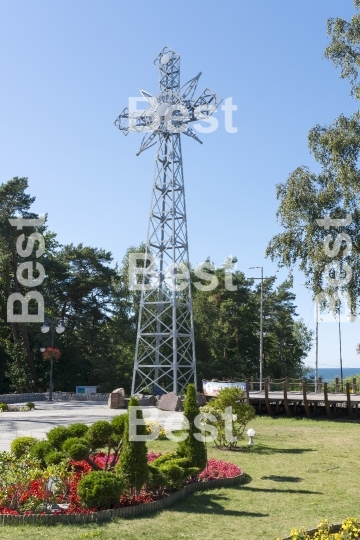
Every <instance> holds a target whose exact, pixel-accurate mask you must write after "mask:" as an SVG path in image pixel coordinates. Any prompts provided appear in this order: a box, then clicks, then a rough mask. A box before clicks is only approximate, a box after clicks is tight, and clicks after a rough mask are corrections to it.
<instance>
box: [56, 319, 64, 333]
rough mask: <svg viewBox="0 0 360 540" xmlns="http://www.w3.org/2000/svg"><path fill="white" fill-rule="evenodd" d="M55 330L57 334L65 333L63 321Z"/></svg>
mask: <svg viewBox="0 0 360 540" xmlns="http://www.w3.org/2000/svg"><path fill="white" fill-rule="evenodd" d="M55 330H56V333H57V334H62V333H63V332H65V324H64V321H63V320H61V321H59V324H58V325H57V327H56V328H55Z"/></svg>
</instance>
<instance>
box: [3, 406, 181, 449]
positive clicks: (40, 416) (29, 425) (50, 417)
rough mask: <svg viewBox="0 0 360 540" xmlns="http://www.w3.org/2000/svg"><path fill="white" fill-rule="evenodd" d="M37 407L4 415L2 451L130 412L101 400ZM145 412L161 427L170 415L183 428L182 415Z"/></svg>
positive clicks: (177, 413) (177, 427)
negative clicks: (57, 430)
mask: <svg viewBox="0 0 360 540" xmlns="http://www.w3.org/2000/svg"><path fill="white" fill-rule="evenodd" d="M16 405H25V403H17V404H16ZM35 406H36V409H35V410H33V411H25V412H4V413H0V451H3V450H6V451H8V450H9V449H10V443H11V441H12V440H13V439H16V438H17V437H23V436H25V435H27V436H30V437H36V438H38V439H44V438H45V435H46V433H47V432H48V431H49V430H50V429H51V428H53V427H55V426H68V425H70V424H74V423H75V422H82V423H85V424H93V423H94V422H96V421H97V420H104V419H105V420H111V418H112V417H113V416H116V415H118V414H124V413H125V412H126V411H125V410H124V409H109V408H108V406H107V403H106V402H99V401H97V402H96V401H54V402H51V403H49V402H46V401H38V402H36V403H35ZM143 411H144V412H143V414H144V417H145V418H147V417H150V416H151V415H153V419H154V420H157V421H158V422H159V423H160V424H161V425H164V424H165V421H166V419H167V418H168V417H169V416H170V415H174V416H173V419H172V428H173V429H174V430H175V429H180V428H181V424H182V419H183V413H181V412H175V413H170V412H167V411H160V410H159V409H157V408H156V407H144V408H143ZM156 415H158V417H157V418H156Z"/></svg>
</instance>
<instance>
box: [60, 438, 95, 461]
mask: <svg viewBox="0 0 360 540" xmlns="http://www.w3.org/2000/svg"><path fill="white" fill-rule="evenodd" d="M62 450H63V452H65V453H66V454H67V455H68V456H69V457H70V458H71V459H73V460H75V461H81V460H82V459H86V458H87V457H88V455H89V443H88V442H87V441H86V440H85V439H77V438H75V437H71V438H70V439H67V440H66V441H65V442H64V444H63V446H62Z"/></svg>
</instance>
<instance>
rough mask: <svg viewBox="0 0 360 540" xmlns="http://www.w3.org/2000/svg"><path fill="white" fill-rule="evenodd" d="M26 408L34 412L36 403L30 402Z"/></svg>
mask: <svg viewBox="0 0 360 540" xmlns="http://www.w3.org/2000/svg"><path fill="white" fill-rule="evenodd" d="M26 407H27V408H28V409H29V411H32V410H33V409H35V403H33V402H32V401H29V403H27V404H26Z"/></svg>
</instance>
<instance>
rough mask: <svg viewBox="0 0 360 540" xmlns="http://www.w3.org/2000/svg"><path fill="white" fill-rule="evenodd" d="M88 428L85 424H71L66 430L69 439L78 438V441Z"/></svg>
mask: <svg viewBox="0 0 360 540" xmlns="http://www.w3.org/2000/svg"><path fill="white" fill-rule="evenodd" d="M88 429H89V428H88V426H87V425H86V424H80V423H77V424H71V425H70V426H69V427H68V428H67V431H68V434H69V437H78V438H79V439H80V438H82V437H84V436H85V435H86V434H87V432H88Z"/></svg>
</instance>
